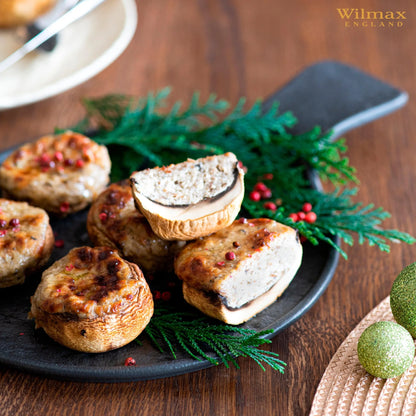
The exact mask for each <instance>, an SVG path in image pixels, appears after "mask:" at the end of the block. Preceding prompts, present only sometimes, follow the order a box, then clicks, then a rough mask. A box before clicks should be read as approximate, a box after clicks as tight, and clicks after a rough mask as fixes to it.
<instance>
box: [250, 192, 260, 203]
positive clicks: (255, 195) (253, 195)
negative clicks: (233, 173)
mask: <svg viewBox="0 0 416 416" xmlns="http://www.w3.org/2000/svg"><path fill="white" fill-rule="evenodd" d="M249 198H250V199H251V200H252V201H255V202H257V201H260V199H261V195H260V192H257V191H253V192H250V195H249Z"/></svg>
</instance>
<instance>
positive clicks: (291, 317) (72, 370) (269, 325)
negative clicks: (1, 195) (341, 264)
mask: <svg viewBox="0 0 416 416" xmlns="http://www.w3.org/2000/svg"><path fill="white" fill-rule="evenodd" d="M11 152H12V150H9V151H6V152H4V153H1V154H0V163H3V161H4V159H5V158H6V157H7V156H8V155H9V154H10V153H11ZM312 182H316V183H315V185H317V186H319V183H318V180H317V179H316V178H312ZM87 212H88V210H85V211H82V212H79V213H77V214H74V215H71V216H69V217H67V218H65V219H52V220H51V225H52V228H53V230H54V232H55V234H56V239H62V240H64V242H65V244H64V247H62V248H55V249H54V252H53V253H52V257H51V259H50V261H49V265H50V264H51V263H52V262H54V261H56V260H58V259H59V258H61V257H63V256H64V255H66V254H67V252H68V251H69V250H70V249H71V248H73V247H78V246H82V245H91V243H90V241H89V238H88V234H87V230H86V218H87ZM337 262H338V253H337V252H336V251H335V250H334V249H333V248H331V247H330V246H328V245H326V244H320V245H319V246H312V245H310V244H306V245H305V246H304V257H303V261H302V266H301V268H300V270H299V271H298V273H297V275H296V276H295V278H294V279H293V281H292V283H291V284H290V286H289V288H288V289H287V290H286V291H285V292H284V294H283V296H282V297H281V298H280V299H278V301H277V302H275V303H274V304H273V305H271V306H270V307H269V308H267V309H266V310H264V311H263V312H261V313H259V314H258V315H257V316H256V317H254V318H253V319H251V320H250V321H248V322H247V323H246V324H244V325H243V326H244V327H246V328H250V329H255V330H256V331H263V330H266V329H272V330H273V332H272V333H271V334H270V335H268V338H272V337H273V336H275V335H276V334H277V333H278V332H280V331H282V330H283V329H285V328H286V327H288V326H289V325H291V324H292V323H294V322H295V321H296V320H297V319H299V318H300V317H301V316H302V315H303V314H304V313H306V312H307V311H308V310H309V308H310V307H311V306H312V305H313V304H314V303H315V302H316V301H317V300H318V298H319V297H320V296H321V294H322V293H323V292H324V290H325V289H326V287H327V285H328V284H329V282H330V280H331V278H332V276H333V274H334V271H335V268H336V265H337ZM40 276H41V273H39V274H37V275H34V276H32V277H31V278H28V279H27V281H26V283H25V284H24V285H23V286H20V287H13V288H9V289H2V290H0V328H1V333H2V334H1V337H0V364H4V365H6V366H9V367H13V368H16V369H19V370H24V371H30V372H33V373H36V374H41V375H45V376H50V377H54V378H59V379H65V380H74V381H93V382H94V381H95V382H97V381H98V382H123V381H136V380H147V379H154V378H161V377H168V376H175V375H179V374H184V373H188V372H192V371H196V370H200V369H203V368H207V367H210V366H212V364H211V363H210V362H209V361H206V360H204V361H196V360H193V359H190V358H188V357H187V356H186V355H182V354H180V353H179V354H178V358H177V359H176V360H175V359H173V358H172V356H171V355H170V354H169V353H166V354H162V353H160V352H159V350H157V349H156V348H155V347H154V346H153V345H152V344H151V342H150V341H149V340H148V339H147V338H146V337H145V336H143V335H142V336H141V337H140V340H141V341H143V342H142V345H139V344H137V343H135V342H131V343H130V344H129V345H127V346H125V347H123V348H120V349H118V350H115V351H110V352H106V353H101V354H87V353H81V352H77V351H72V350H70V349H68V348H65V347H63V346H61V345H59V344H57V343H55V342H54V341H53V340H52V339H50V338H49V337H48V336H47V335H46V334H45V333H44V332H43V331H42V330H35V327H34V321H32V320H29V319H28V318H27V314H28V312H29V310H30V296H32V295H33V293H34V292H35V290H36V287H37V285H38V283H39V281H40ZM183 302H184V301H183ZM127 357H133V358H134V359H135V360H136V364H137V365H136V366H134V367H126V366H124V361H125V359H126V358H127Z"/></svg>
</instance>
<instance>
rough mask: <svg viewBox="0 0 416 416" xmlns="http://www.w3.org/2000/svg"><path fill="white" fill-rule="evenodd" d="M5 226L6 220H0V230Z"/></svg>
mask: <svg viewBox="0 0 416 416" xmlns="http://www.w3.org/2000/svg"><path fill="white" fill-rule="evenodd" d="M6 226H7V221H6V220H0V228H5V227H6Z"/></svg>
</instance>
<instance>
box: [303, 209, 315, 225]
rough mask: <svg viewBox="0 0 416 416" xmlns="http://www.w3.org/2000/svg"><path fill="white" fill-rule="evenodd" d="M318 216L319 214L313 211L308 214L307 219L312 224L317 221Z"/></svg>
mask: <svg viewBox="0 0 416 416" xmlns="http://www.w3.org/2000/svg"><path fill="white" fill-rule="evenodd" d="M316 218H317V215H316V214H315V213H314V212H313V211H311V212H308V213H307V214H306V217H305V221H306V222H308V223H309V224H312V223H314V222H315V221H316Z"/></svg>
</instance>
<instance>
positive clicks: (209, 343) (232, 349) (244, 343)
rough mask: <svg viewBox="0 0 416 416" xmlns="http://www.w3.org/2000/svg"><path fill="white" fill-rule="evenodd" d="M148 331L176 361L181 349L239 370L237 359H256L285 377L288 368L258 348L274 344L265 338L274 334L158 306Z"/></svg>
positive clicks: (153, 339) (156, 343)
mask: <svg viewBox="0 0 416 416" xmlns="http://www.w3.org/2000/svg"><path fill="white" fill-rule="evenodd" d="M145 332H146V334H147V335H148V337H149V338H150V339H151V341H152V342H153V344H154V345H155V346H156V347H157V348H158V349H159V351H161V352H166V349H167V350H168V351H169V352H170V353H171V354H172V356H173V358H175V359H176V357H177V350H178V348H179V349H180V350H182V351H184V352H185V353H187V354H188V355H189V356H191V357H192V358H194V359H195V360H198V361H202V360H207V361H209V362H210V363H211V364H215V365H218V364H220V363H223V364H224V365H225V366H226V367H227V368H228V367H229V363H231V364H233V365H234V366H235V367H236V368H239V366H238V363H237V361H236V358H237V357H248V358H251V359H253V360H254V361H255V362H256V363H257V364H258V365H259V366H260V367H261V368H262V369H263V371H264V370H265V368H264V365H268V366H270V367H271V368H273V369H274V370H277V371H279V372H280V373H282V374H283V373H284V368H285V366H286V363H285V362H283V361H281V360H280V359H279V358H278V357H279V355H278V354H276V353H274V352H271V351H265V350H261V349H259V348H258V347H259V346H260V345H263V344H267V343H270V342H271V341H270V340H268V339H266V338H264V336H265V335H267V334H269V333H271V332H272V331H261V332H256V331H254V330H252V329H246V328H240V327H235V326H230V325H224V324H214V323H213V322H212V321H211V320H209V319H208V318H205V317H195V313H192V312H178V311H176V310H172V309H169V308H168V307H166V306H165V307H163V306H160V305H157V307H156V308H155V313H154V315H153V317H152V319H151V321H150V323H149V324H148V326H147V327H146V329H145ZM207 349H208V350H209V351H211V352H212V353H214V354H215V355H213V354H212V353H211V354H210V353H208V352H207ZM263 364H264V365H263Z"/></svg>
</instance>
